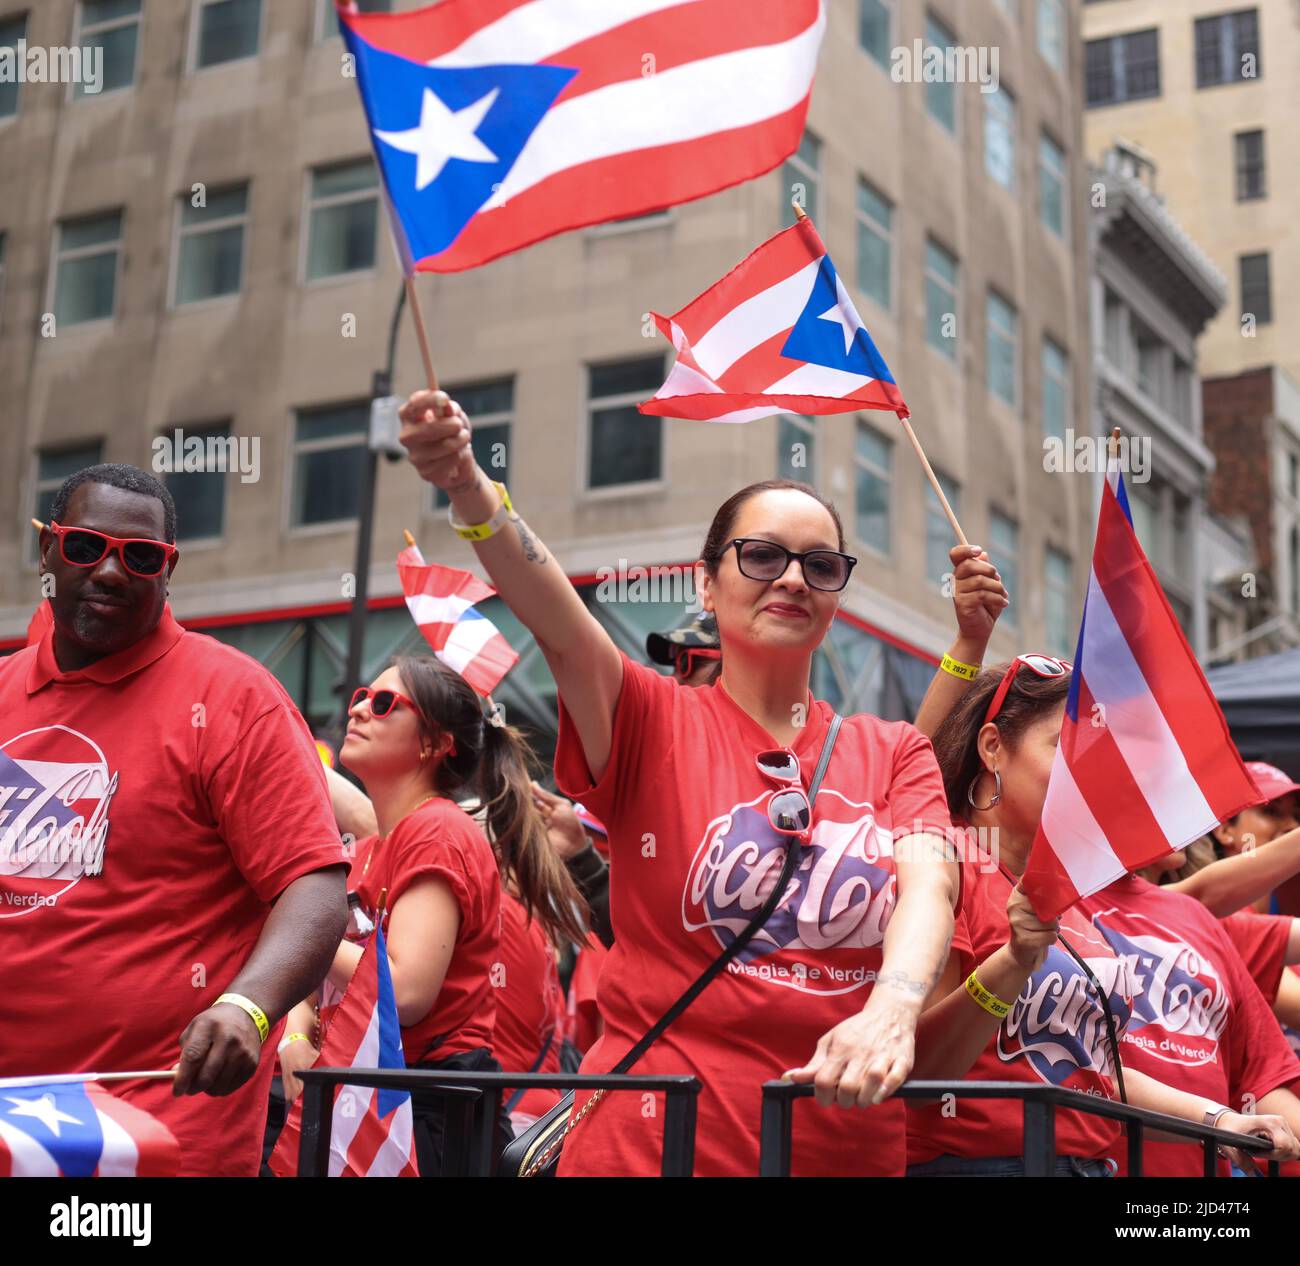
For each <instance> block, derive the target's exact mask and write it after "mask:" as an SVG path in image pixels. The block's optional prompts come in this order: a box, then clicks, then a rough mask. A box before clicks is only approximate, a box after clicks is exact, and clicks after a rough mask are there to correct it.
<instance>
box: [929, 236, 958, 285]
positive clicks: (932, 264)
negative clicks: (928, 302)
mask: <svg viewBox="0 0 1300 1266" xmlns="http://www.w3.org/2000/svg"><path fill="white" fill-rule="evenodd" d="M925 268H926V271H927V272H932V273H937V274H938V275H939V276H940V277H941V278H943V280H944V281H946V282H948V283H949V285H953V286H955V285H956V284H957V260H956V257H955V256H953V255H951V254H950V253H949V252H948V251H946V250H944V248H943V247H942V246H940V245H939V243H938V242H936V241H935V240H934V239H933V238H930V239H929V240H927V241H926V244H925Z"/></svg>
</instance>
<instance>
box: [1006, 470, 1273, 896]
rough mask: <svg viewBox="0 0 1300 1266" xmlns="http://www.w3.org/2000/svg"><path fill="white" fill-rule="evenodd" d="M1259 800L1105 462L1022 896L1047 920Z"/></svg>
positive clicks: (1116, 472) (1124, 495) (1115, 473)
mask: <svg viewBox="0 0 1300 1266" xmlns="http://www.w3.org/2000/svg"><path fill="white" fill-rule="evenodd" d="M1259 799H1260V795H1259V791H1258V790H1257V788H1256V787H1255V784H1254V783H1253V782H1252V781H1251V778H1250V775H1249V773H1247V771H1246V768H1245V766H1244V765H1243V764H1242V763H1241V757H1240V756H1239V755H1238V754H1237V749H1236V747H1235V746H1234V744H1233V742H1232V737H1231V735H1230V734H1229V732H1228V725H1227V722H1226V721H1225V720H1224V719H1223V713H1222V712H1221V711H1220V710H1219V705H1218V703H1217V702H1216V701H1215V698H1214V695H1213V694H1212V693H1211V691H1210V687H1209V685H1208V684H1207V683H1206V680H1205V675H1204V673H1202V672H1201V668H1200V665H1199V664H1198V663H1197V662H1196V656H1195V655H1193V654H1192V648H1191V647H1190V646H1189V645H1188V644H1187V639H1186V638H1185V637H1184V636H1183V631H1182V629H1181V628H1180V627H1179V624H1178V619H1177V617H1176V616H1175V615H1174V612H1173V609H1172V608H1171V607H1170V605H1169V601H1168V599H1167V598H1166V597H1165V594H1164V590H1163V589H1162V588H1161V587H1160V582H1159V581H1158V580H1157V579H1156V575H1155V572H1154V571H1153V570H1152V568H1151V564H1150V563H1149V562H1148V561H1147V558H1146V555H1145V554H1144V553H1143V552H1142V546H1141V545H1140V544H1139V543H1138V539H1137V536H1136V534H1135V533H1134V531H1133V520H1132V515H1131V514H1130V513H1129V505H1128V494H1127V493H1126V492H1125V490H1124V481H1123V478H1122V477H1121V475H1120V473H1119V470H1118V469H1117V468H1116V466H1115V463H1114V462H1112V463H1111V469H1110V470H1109V471H1108V472H1107V476H1106V486H1105V488H1104V489H1103V491H1102V500H1101V514H1100V517H1099V519H1098V521H1097V541H1096V545H1095V546H1094V548H1093V555H1092V572H1091V574H1090V576H1089V578H1088V594H1087V598H1086V600H1085V602H1084V608H1083V623H1082V625H1081V627H1080V629H1079V644H1078V650H1077V651H1076V653H1075V658H1074V673H1073V676H1072V679H1071V682H1070V694H1069V697H1068V699H1067V701H1066V705H1065V720H1064V722H1063V723H1062V726H1061V740H1060V745H1059V746H1058V747H1057V750H1056V756H1055V759H1054V760H1053V763H1052V772H1051V776H1050V778H1049V781H1048V786H1047V797H1046V800H1045V801H1044V804H1043V814H1042V819H1041V821H1040V823H1039V827H1038V834H1037V836H1036V837H1035V839H1034V843H1033V847H1032V849H1031V851H1030V855H1029V864H1028V866H1027V867H1026V870H1025V875H1024V879H1023V881H1022V883H1023V886H1024V889H1025V893H1026V894H1027V895H1028V897H1029V899H1030V901H1031V902H1032V903H1033V906H1034V909H1035V910H1036V911H1037V913H1038V916H1039V918H1041V919H1044V920H1047V919H1054V918H1056V917H1057V916H1058V915H1059V914H1061V913H1062V912H1063V911H1065V910H1068V909H1069V908H1070V906H1072V905H1073V904H1074V903H1075V902H1076V901H1078V900H1079V899H1080V898H1081V897H1086V896H1089V895H1090V894H1092V893H1094V892H1099V891H1100V890H1101V889H1102V888H1104V887H1106V886H1107V885H1108V884H1110V883H1112V882H1114V881H1115V880H1116V879H1118V878H1120V876H1122V875H1124V874H1126V873H1127V872H1130V871H1134V870H1140V869H1141V868H1142V867H1143V866H1148V865H1150V864H1151V863H1152V862H1154V861H1155V860H1156V859H1157V858H1160V857H1163V856H1164V855H1165V854H1166V853H1168V852H1170V851H1171V850H1174V849H1180V848H1185V847H1186V846H1187V845H1188V844H1190V843H1191V842H1192V841H1193V840H1196V839H1198V838H1199V837H1200V836H1202V835H1204V834H1205V833H1206V832H1207V831H1209V830H1211V829H1212V828H1213V827H1215V826H1217V825H1218V824H1219V823H1220V822H1222V821H1223V820H1224V819H1225V818H1230V817H1232V816H1234V815H1235V814H1236V813H1238V812H1240V810H1242V809H1244V808H1246V807H1247V806H1248V805H1252V804H1257V803H1258V802H1259Z"/></svg>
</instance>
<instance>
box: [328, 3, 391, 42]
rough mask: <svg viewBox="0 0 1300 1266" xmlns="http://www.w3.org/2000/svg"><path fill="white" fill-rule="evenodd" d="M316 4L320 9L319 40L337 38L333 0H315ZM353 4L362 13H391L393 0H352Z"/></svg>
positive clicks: (336, 17)
mask: <svg viewBox="0 0 1300 1266" xmlns="http://www.w3.org/2000/svg"><path fill="white" fill-rule="evenodd" d="M316 4H317V6H318V7H319V9H320V14H319V20H318V25H317V30H318V31H319V32H320V39H321V41H322V42H323V41H324V40H328V39H335V38H337V37H338V34H339V18H338V10H337V9H336V8H335V6H334V0H316ZM353 4H354V6H355V7H356V8H357V9H359V10H360V11H361V12H362V13H391V12H392V10H393V0H353Z"/></svg>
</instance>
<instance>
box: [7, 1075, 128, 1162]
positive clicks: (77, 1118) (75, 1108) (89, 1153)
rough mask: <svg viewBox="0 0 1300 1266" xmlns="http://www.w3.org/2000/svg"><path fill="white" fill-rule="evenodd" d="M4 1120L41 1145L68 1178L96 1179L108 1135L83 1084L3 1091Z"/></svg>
mask: <svg viewBox="0 0 1300 1266" xmlns="http://www.w3.org/2000/svg"><path fill="white" fill-rule="evenodd" d="M0 1119H3V1120H4V1123H5V1125H7V1126H8V1127H9V1128H10V1129H17V1130H21V1131H22V1132H23V1133H24V1134H26V1135H28V1136H29V1137H30V1138H32V1139H34V1140H35V1141H36V1142H37V1143H39V1144H40V1145H41V1146H42V1147H43V1148H44V1149H45V1150H46V1151H47V1152H48V1153H49V1154H50V1155H51V1156H52V1157H53V1158H54V1161H55V1163H56V1164H57V1165H58V1167H59V1171H60V1173H62V1174H63V1176H64V1177H66V1178H91V1177H93V1176H94V1173H95V1170H96V1169H97V1168H98V1166H99V1159H100V1157H101V1156H102V1155H103V1152H104V1131H103V1130H102V1129H101V1128H100V1124H99V1113H97V1112H96V1111H95V1105H94V1104H93V1103H91V1102H90V1096H89V1095H87V1093H86V1087H85V1084H84V1083H83V1082H79V1081H78V1082H70V1083H61V1084H55V1085H48V1086H28V1087H26V1088H23V1089H18V1088H15V1089H13V1090H5V1091H0Z"/></svg>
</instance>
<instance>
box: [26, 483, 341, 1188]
mask: <svg viewBox="0 0 1300 1266" xmlns="http://www.w3.org/2000/svg"><path fill="white" fill-rule="evenodd" d="M50 519H51V522H50V523H49V524H48V525H41V537H40V556H41V573H42V582H43V583H42V590H43V592H44V593H46V594H47V596H48V599H49V616H50V619H49V621H48V622H47V626H46V628H45V631H44V633H43V634H42V635H41V637H40V638H39V640H38V641H36V642H35V643H34V644H33V645H31V646H28V647H27V648H26V649H24V650H22V651H19V652H18V653H17V654H16V655H12V656H10V657H9V658H8V659H6V660H3V661H0V1034H3V1040H0V1076H39V1075H43V1074H59V1073H80V1072H125V1071H135V1070H146V1069H166V1068H170V1067H173V1066H177V1067H178V1071H177V1074H176V1077H175V1080H174V1083H168V1082H165V1081H161V1080H153V1081H125V1082H121V1083H115V1085H114V1087H113V1089H114V1093H116V1094H120V1095H121V1096H122V1097H123V1098H124V1099H126V1100H128V1101H130V1102H132V1103H134V1104H136V1106H138V1107H141V1108H143V1109H144V1110H145V1111H147V1112H150V1113H152V1114H153V1115H154V1116H156V1117H157V1118H158V1119H159V1120H160V1121H161V1122H162V1123H163V1124H164V1125H166V1126H167V1127H168V1129H170V1130H171V1132H172V1133H173V1134H174V1135H175V1136H176V1138H177V1141H178V1142H179V1143H180V1145H181V1156H182V1162H181V1163H182V1169H181V1172H182V1173H183V1174H195V1175H198V1174H220V1175H249V1176H251V1175H254V1174H256V1173H257V1169H258V1163H259V1160H260V1153H261V1139H262V1132H263V1127H264V1124H265V1120H266V1110H267V1096H268V1090H269V1085H270V1079H271V1076H272V1073H273V1071H274V1063H275V1052H276V1046H277V1043H278V1041H279V1030H280V1027H281V1021H282V1017H283V1016H284V1015H285V1013H286V1012H287V1011H288V1010H289V1008H290V1007H291V1006H292V1005H293V1004H294V1003H296V1002H298V1001H299V1000H300V999H302V998H304V997H306V996H307V994H308V993H310V992H311V990H312V989H313V988H315V986H316V985H317V984H318V983H319V982H320V980H321V979H322V978H323V977H324V975H325V973H326V971H327V970H328V968H329V965H330V963H331V961H332V959H333V955H334V951H335V949H336V948H337V946H338V943H339V939H340V937H341V936H342V934H343V929H344V927H345V925H346V922H347V907H346V899H345V886H344V865H345V859H344V856H343V853H342V850H341V848H340V843H339V836H338V832H337V830H336V829H335V827H334V823H333V817H332V814H331V812H330V807H329V800H328V797H327V794H326V791H325V783H324V770H323V767H322V765H321V761H320V758H319V757H318V756H317V755H316V752H315V749H314V747H313V745H312V740H311V735H310V733H309V732H308V730H307V727H306V725H305V724H304V722H303V720H302V717H301V716H300V715H299V714H298V712H297V710H296V709H295V708H294V706H293V703H292V701H291V700H290V699H289V697H288V696H287V695H286V694H285V693H284V691H283V690H282V689H281V688H280V685H279V683H278V682H276V680H275V678H274V677H272V676H271V674H270V673H269V672H267V671H266V669H264V668H263V667H262V666H261V665H260V664H257V663H256V662H255V661H253V660H251V659H249V658H247V657H246V656H244V655H242V654H241V653H240V652H238V651H236V650H234V649H233V648H231V647H228V646H225V645H223V644H222V643H220V642H216V641H214V640H213V639H211V638H207V637H202V636H200V635H199V634H196V633H188V632H186V631H185V630H184V629H182V628H181V627H180V626H179V625H178V624H177V623H176V621H175V620H174V619H173V618H172V615H171V611H170V609H169V608H168V606H167V582H168V579H169V577H170V576H171V573H172V571H173V570H174V569H175V567H176V563H177V558H178V555H177V550H176V545H175V538H176V509H175V506H174V504H173V502H172V498H171V494H170V493H169V492H168V491H167V489H166V488H165V487H164V486H163V485H162V484H161V483H159V482H158V481H157V480H156V479H154V478H153V476H151V475H149V474H147V473H146V472H144V471H142V470H137V469H136V468H135V467H133V466H117V465H101V466H92V467H90V468H88V469H86V470H83V471H79V472H78V473H77V474H75V475H73V476H72V477H71V478H70V479H68V480H67V481H66V482H65V483H64V485H63V486H62V488H60V489H59V491H58V493H57V494H56V496H55V498H54V503H53V505H52V507H51V511H50ZM209 1096H225V1099H224V1101H223V1102H218V1101H217V1099H215V1098H210V1097H209Z"/></svg>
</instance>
